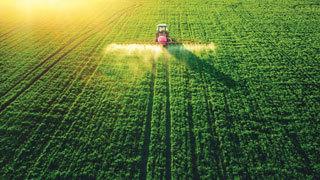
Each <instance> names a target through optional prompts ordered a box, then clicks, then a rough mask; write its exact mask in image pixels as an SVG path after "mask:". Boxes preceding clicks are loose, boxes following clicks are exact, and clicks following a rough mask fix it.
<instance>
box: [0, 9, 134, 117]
mask: <svg viewBox="0 0 320 180" xmlns="http://www.w3.org/2000/svg"><path fill="white" fill-rule="evenodd" d="M139 6H140V5H134V6H130V7H128V8H125V9H123V10H120V11H118V12H116V13H115V14H114V15H113V16H112V17H113V19H112V20H111V21H109V23H108V24H107V26H109V25H111V24H112V23H114V22H115V21H116V20H118V19H119V18H121V17H122V16H124V15H125V14H126V13H127V12H128V11H129V10H130V9H132V8H137V7H139ZM103 30H104V28H100V29H98V30H96V31H95V32H93V31H94V29H92V30H89V31H87V32H86V33H85V35H87V36H86V37H84V38H83V39H81V40H80V41H79V42H78V43H76V44H75V45H74V46H72V47H71V48H70V49H69V50H68V51H66V52H65V53H63V54H62V55H61V56H60V57H59V58H58V59H57V60H55V61H54V62H53V63H51V64H50V65H49V66H48V67H47V68H45V69H44V70H43V71H42V72H41V73H40V74H38V75H37V76H35V77H34V78H33V79H32V80H31V81H30V82H29V83H27V84H26V85H25V86H24V87H23V88H22V89H20V90H19V91H18V92H17V93H16V94H15V95H14V96H12V97H11V98H9V99H8V100H7V101H5V102H4V103H3V104H2V105H1V106H0V113H1V112H3V111H4V110H5V109H6V108H7V107H8V106H10V105H11V104H12V103H13V102H14V101H15V100H16V99H17V98H18V97H19V96H20V95H22V94H23V93H24V92H25V91H27V90H28V89H29V88H30V87H31V86H32V85H33V84H35V83H36V82H37V81H38V80H39V79H41V77H42V76H43V75H45V74H46V73H47V72H48V71H49V70H50V69H52V68H53V67H54V66H55V65H56V64H57V63H59V62H60V61H61V60H63V59H64V58H65V57H66V56H67V55H68V54H69V53H71V52H72V51H73V50H75V49H76V48H78V47H79V46H80V45H81V44H83V43H84V42H85V41H87V40H88V39H90V38H91V37H93V36H94V35H96V34H97V33H99V32H101V31H103ZM90 32H92V33H91V34H89V33H90ZM88 34H89V35H88ZM76 39H77V38H75V40H76ZM75 40H71V43H70V44H67V45H66V46H63V47H62V48H60V49H61V50H60V49H59V50H60V51H59V50H58V51H56V52H55V53H53V54H52V55H50V56H49V58H46V59H45V61H46V62H47V61H49V60H50V59H52V58H53V57H55V56H56V55H58V54H59V53H60V52H62V51H63V49H64V48H66V47H68V46H69V45H71V44H73V42H74V41H75ZM44 63H45V62H43V63H40V64H41V65H37V66H36V68H33V69H32V72H34V71H36V69H38V68H40V67H41V66H42V65H43V64H44ZM32 72H31V71H30V72H28V73H27V75H25V76H24V78H23V79H21V80H19V83H20V82H22V81H23V80H24V79H26V78H27V77H28V76H29V75H30V74H31V73H32ZM19 83H16V84H15V85H14V86H17V85H18V84H19ZM13 88H14V87H12V88H10V89H11V90H12V89H13ZM8 92H10V91H8Z"/></svg>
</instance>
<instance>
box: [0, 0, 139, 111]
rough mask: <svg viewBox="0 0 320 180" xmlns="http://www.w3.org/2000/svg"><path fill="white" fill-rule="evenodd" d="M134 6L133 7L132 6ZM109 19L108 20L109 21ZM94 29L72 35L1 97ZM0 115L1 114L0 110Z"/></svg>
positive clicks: (88, 25)
mask: <svg viewBox="0 0 320 180" xmlns="http://www.w3.org/2000/svg"><path fill="white" fill-rule="evenodd" d="M134 6H135V5H134ZM131 7H133V6H130V7H128V8H125V9H123V10H121V12H120V11H118V12H116V13H115V14H114V15H112V16H111V17H110V18H115V19H114V20H112V21H110V22H109V23H108V24H107V25H110V24H111V23H113V22H114V21H115V20H116V19H117V18H120V17H116V16H117V15H118V14H119V13H120V14H121V13H122V12H124V11H126V10H127V9H129V8H131ZM121 15H123V14H121ZM99 17H100V15H99V16H97V17H96V18H99ZM110 18H109V19H110ZM89 27H90V23H89V24H87V25H86V26H85V28H84V29H87V28H89ZM94 30H95V29H90V30H87V31H85V32H84V33H81V32H79V33H78V34H76V35H74V36H73V37H72V38H71V39H69V40H68V41H67V42H66V44H65V45H63V46H62V47H60V48H59V49H57V50H56V51H55V52H54V53H52V54H51V55H49V56H48V57H47V58H45V59H44V60H43V61H42V62H40V63H39V64H38V65H36V66H35V67H34V68H32V69H31V70H30V71H29V72H27V73H26V74H25V75H24V76H22V77H21V78H20V79H19V80H18V81H17V82H16V83H14V84H13V85H12V86H11V87H10V88H9V89H8V90H7V91H5V92H4V93H3V94H1V96H6V95H7V94H8V93H9V92H10V91H11V90H12V89H14V88H15V87H16V86H17V85H18V84H20V83H21V82H22V81H24V80H25V79H26V78H27V77H28V76H29V75H31V74H32V73H33V72H35V71H36V70H37V69H39V68H40V67H41V66H42V65H44V64H45V63H47V62H48V61H50V60H51V59H52V58H54V57H55V56H57V55H58V54H60V53H61V52H63V50H64V49H66V48H67V47H69V46H70V45H71V44H73V43H74V42H75V41H76V40H78V39H80V38H81V37H82V36H85V35H87V34H89V33H90V32H93V31H94ZM93 35H94V34H92V35H91V36H93ZM0 113H1V108H0Z"/></svg>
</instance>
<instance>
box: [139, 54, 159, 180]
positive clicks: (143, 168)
mask: <svg viewBox="0 0 320 180" xmlns="http://www.w3.org/2000/svg"><path fill="white" fill-rule="evenodd" d="M155 75H156V63H155V60H154V59H152V71H151V77H150V89H149V99H148V104H147V114H146V124H145V130H144V139H143V146H142V153H141V165H140V179H141V180H145V179H147V167H148V157H149V145H150V141H151V139H150V136H151V120H152V111H153V98H154V86H155Z"/></svg>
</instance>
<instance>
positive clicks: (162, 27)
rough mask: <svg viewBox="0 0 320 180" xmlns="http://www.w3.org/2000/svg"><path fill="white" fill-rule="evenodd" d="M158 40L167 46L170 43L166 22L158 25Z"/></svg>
mask: <svg viewBox="0 0 320 180" xmlns="http://www.w3.org/2000/svg"><path fill="white" fill-rule="evenodd" d="M156 42H157V43H159V44H161V45H163V46H167V45H168V44H169V43H170V38H169V30H168V26H167V25H166V24H158V25H157V33H156Z"/></svg>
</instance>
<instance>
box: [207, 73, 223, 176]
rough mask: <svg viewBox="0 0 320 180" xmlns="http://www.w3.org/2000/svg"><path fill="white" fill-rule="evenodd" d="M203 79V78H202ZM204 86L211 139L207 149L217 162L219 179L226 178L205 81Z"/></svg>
mask: <svg viewBox="0 0 320 180" xmlns="http://www.w3.org/2000/svg"><path fill="white" fill-rule="evenodd" d="M203 76H204V75H203V74H202V79H203V80H204V79H205V78H204V77H203ZM204 81H205V80H204ZM204 83H205V87H204V99H205V104H206V105H205V106H206V107H205V108H206V113H207V124H208V133H209V134H210V135H211V138H212V139H211V140H210V142H209V151H210V154H211V156H212V159H213V160H214V162H215V163H217V167H218V173H219V174H218V176H219V178H220V179H226V178H227V177H226V167H225V165H224V163H223V156H222V153H221V150H220V145H221V142H220V140H219V138H218V135H217V132H216V129H215V128H213V124H214V111H213V107H212V104H211V102H210V101H208V99H209V95H208V94H209V93H208V91H209V90H208V89H209V88H208V85H207V83H206V82H204Z"/></svg>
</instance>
